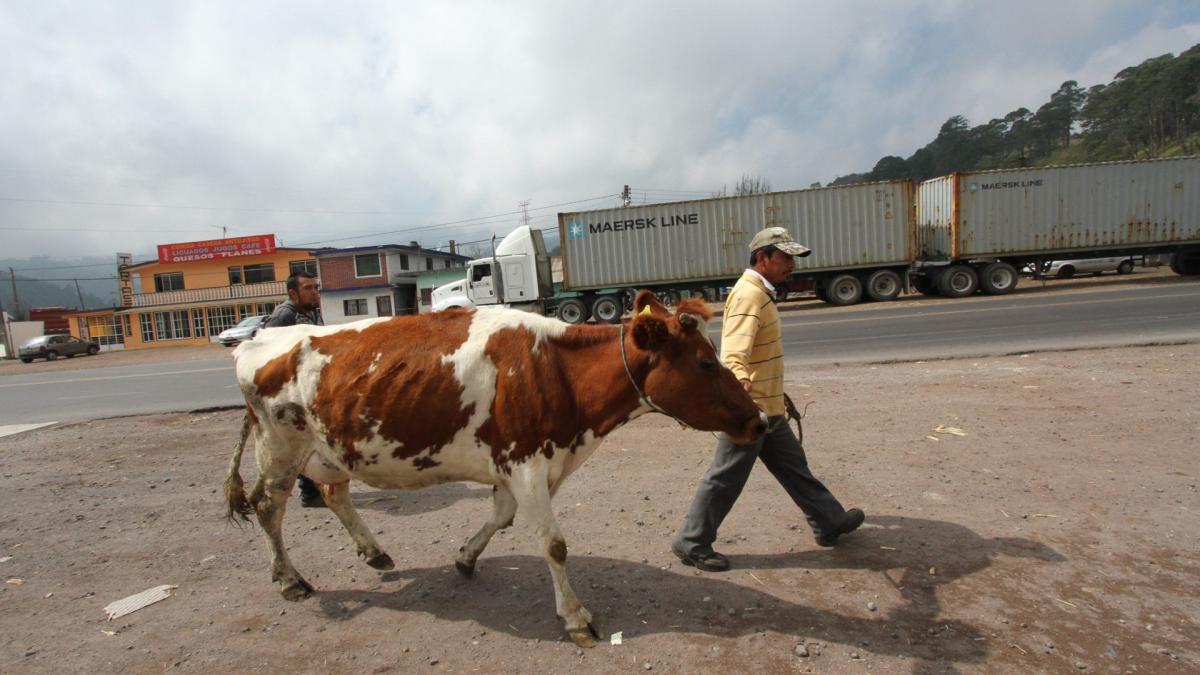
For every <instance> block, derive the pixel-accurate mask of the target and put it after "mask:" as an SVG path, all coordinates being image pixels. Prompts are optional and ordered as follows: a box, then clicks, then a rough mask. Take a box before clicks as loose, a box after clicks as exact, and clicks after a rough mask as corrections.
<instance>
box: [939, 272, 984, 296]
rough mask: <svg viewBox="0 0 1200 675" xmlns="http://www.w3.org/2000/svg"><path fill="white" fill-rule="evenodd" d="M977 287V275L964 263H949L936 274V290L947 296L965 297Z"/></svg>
mask: <svg viewBox="0 0 1200 675" xmlns="http://www.w3.org/2000/svg"><path fill="white" fill-rule="evenodd" d="M977 288H979V277H978V276H977V275H976V274H975V270H974V269H972V268H970V267H968V266H966V265H951V266H950V267H947V268H946V269H945V270H944V271H943V272H942V273H941V274H940V275H939V276H938V290H939V291H940V292H941V294H942V295H944V296H946V297H947V298H965V297H967V296H968V295H971V294H972V293H974V292H975V289H977Z"/></svg>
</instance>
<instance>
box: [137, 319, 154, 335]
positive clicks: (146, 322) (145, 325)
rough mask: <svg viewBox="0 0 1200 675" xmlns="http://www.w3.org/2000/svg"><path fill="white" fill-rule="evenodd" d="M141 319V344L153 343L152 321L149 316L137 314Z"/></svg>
mask: <svg viewBox="0 0 1200 675" xmlns="http://www.w3.org/2000/svg"><path fill="white" fill-rule="evenodd" d="M138 316H139V317H141V319H142V342H154V320H153V319H152V318H151V317H150V314H148V313H147V314H139V315H138Z"/></svg>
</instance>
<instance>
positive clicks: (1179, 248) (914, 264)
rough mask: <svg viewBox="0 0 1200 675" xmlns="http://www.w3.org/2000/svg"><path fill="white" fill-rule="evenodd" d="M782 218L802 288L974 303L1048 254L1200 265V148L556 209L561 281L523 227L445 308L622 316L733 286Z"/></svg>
mask: <svg viewBox="0 0 1200 675" xmlns="http://www.w3.org/2000/svg"><path fill="white" fill-rule="evenodd" d="M771 226H782V227H785V228H787V229H788V230H789V231H790V232H791V233H792V235H793V236H794V237H795V238H796V240H797V241H799V242H801V243H803V244H804V245H805V246H808V247H809V248H810V249H812V254H811V255H809V256H807V257H805V258H799V259H797V260H796V271H795V273H794V274H793V281H792V283H791V284H790V286H791V287H792V288H812V289H813V290H814V292H815V293H816V296H817V297H818V298H820V299H822V300H824V301H826V302H828V303H830V304H834V305H852V304H855V303H857V302H859V301H861V300H863V299H870V300H876V301H887V300H894V299H896V298H897V297H899V296H900V295H901V293H902V292H904V291H906V290H909V289H910V288H915V289H916V290H919V291H921V292H924V293H929V294H940V295H944V296H947V297H963V296H967V295H971V294H973V293H976V292H982V293H986V294H993V295H999V294H1004V293H1010V292H1012V291H1013V290H1014V289H1016V287H1017V284H1018V281H1019V279H1020V276H1019V273H1018V270H1020V269H1021V268H1022V267H1024V266H1026V265H1032V266H1033V267H1034V269H1041V265H1042V263H1044V262H1045V261H1049V260H1063V259H1083V258H1095V257H1108V256H1118V255H1122V256H1124V255H1128V256H1133V255H1148V254H1169V255H1170V256H1171V259H1172V263H1171V266H1172V269H1174V270H1175V271H1176V272H1177V273H1179V274H1200V157H1182V158H1172V159H1162V160H1146V161H1129V162H1106V163H1102V164H1082V165H1074V166H1060V167H1045V168H1039V169H1006V170H998V171H981V172H963V173H954V174H950V175H948V176H943V177H940V178H934V179H931V180H927V181H924V182H922V183H920V184H919V185H916V184H914V183H913V182H912V181H909V180H894V181H884V182H878V183H860V184H856V185H847V186H837V187H825V188H810V189H805V190H792V191H786V192H771V193H765V194H754V195H743V196H737V197H714V198H711V199H700V200H691V201H681V202H670V203H664V204H648V205H642V206H626V207H618V208H611V209H597V210H592V211H579V212H572V213H560V214H559V216H558V229H559V241H560V242H562V263H563V264H562V267H563V279H562V283H561V286H560V287H555V284H554V283H553V282H552V280H551V279H550V262H549V261H550V258H549V256H548V255H547V254H546V248H545V244H544V242H543V240H542V234H541V232H540V231H538V230H532V229H530V228H529V227H527V226H526V227H521V228H518V229H516V230H514V231H513V232H512V233H511V234H509V235H508V236H507V237H505V239H504V240H503V241H502V242H501V243H500V245H499V246H498V247H496V249H495V252H494V254H493V255H492V256H491V257H489V258H480V259H477V260H474V261H471V262H470V263H469V264H468V269H467V278H466V280H465V281H461V282H455V283H453V284H447V285H446V286H443V287H441V288H439V289H437V290H435V291H434V296H433V297H434V305H435V309H437V308H444V307H448V306H471V305H490V304H508V305H515V306H521V307H526V308H528V309H532V310H535V311H540V312H544V313H546V314H551V315H555V314H556V315H557V316H558V317H559V318H561V319H563V320H564V321H566V322H567V323H582V322H584V321H587V320H588V319H589V318H594V319H595V320H596V321H601V322H609V323H615V322H617V321H619V320H620V318H621V315H622V314H623V313H624V311H625V310H626V309H627V308H628V306H629V302H630V301H631V299H632V297H633V296H634V294H636V292H637V291H638V290H639V289H643V288H648V289H651V290H653V291H655V292H657V293H659V294H660V295H661V296H663V297H664V298H665V299H667V300H668V301H670V300H671V299H677V298H679V297H681V296H682V295H684V294H688V293H693V292H697V291H701V290H711V289H714V288H719V287H724V286H731V285H733V283H734V282H735V281H736V280H737V278H738V277H739V276H741V274H742V271H743V270H744V269H745V268H746V267H747V265H748V263H749V260H750V251H749V249H748V246H749V243H750V240H751V239H752V238H753V237H754V234H755V233H756V232H758V231H759V230H761V229H762V228H764V227H771Z"/></svg>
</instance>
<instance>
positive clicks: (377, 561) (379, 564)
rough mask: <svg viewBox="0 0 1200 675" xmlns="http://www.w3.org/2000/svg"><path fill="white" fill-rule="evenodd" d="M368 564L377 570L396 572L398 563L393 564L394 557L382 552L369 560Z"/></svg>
mask: <svg viewBox="0 0 1200 675" xmlns="http://www.w3.org/2000/svg"><path fill="white" fill-rule="evenodd" d="M367 564H368V565H370V566H371V567H374V568H375V569H377V570H394V569H396V563H394V562H392V556H390V555H388V554H386V553H384V552H383V551H380V552H379V553H377V554H375V555H373V556H371V557H370V558H367Z"/></svg>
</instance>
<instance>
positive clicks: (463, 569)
mask: <svg viewBox="0 0 1200 675" xmlns="http://www.w3.org/2000/svg"><path fill="white" fill-rule="evenodd" d="M454 569H456V570H458V573H459V574H461V575H463V578H464V579H470V578H471V577H473V576H475V563H465V562H463V561H461V560H455V561H454Z"/></svg>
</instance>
